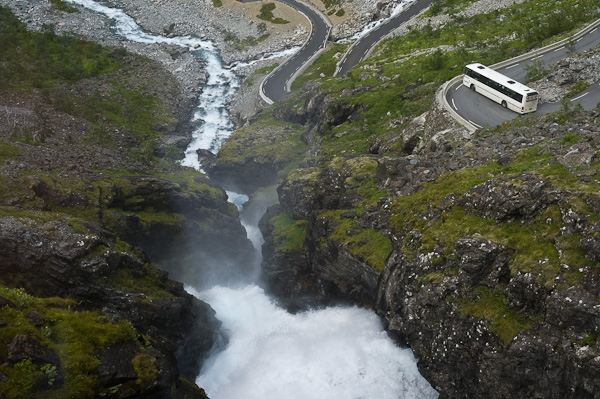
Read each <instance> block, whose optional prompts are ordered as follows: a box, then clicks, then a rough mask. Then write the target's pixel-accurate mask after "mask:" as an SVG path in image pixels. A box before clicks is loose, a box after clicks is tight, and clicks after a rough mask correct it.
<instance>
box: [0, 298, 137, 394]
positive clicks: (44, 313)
mask: <svg viewBox="0 0 600 399" xmlns="http://www.w3.org/2000/svg"><path fill="white" fill-rule="evenodd" d="M0 295H1V296H4V297H6V298H8V299H11V300H12V301H13V302H14V303H15V304H16V305H17V306H16V307H15V308H10V307H7V306H5V307H4V308H2V309H0V319H1V320H3V321H6V322H7V325H6V326H5V327H3V328H1V329H0V343H1V345H0V356H2V357H3V358H6V348H7V345H8V344H9V343H10V342H11V341H12V339H13V337H14V336H15V335H27V336H29V337H31V338H33V339H35V340H37V341H39V342H41V343H42V344H44V345H47V346H48V347H49V348H50V349H51V350H53V351H54V352H55V353H57V354H58V356H59V358H60V362H61V373H62V374H63V376H64V378H65V382H64V384H63V385H61V386H59V387H57V386H54V385H51V384H53V381H52V377H53V372H52V367H49V366H48V365H44V364H37V363H33V364H32V363H31V362H28V361H24V362H19V363H17V364H14V365H11V364H9V363H5V364H4V365H1V366H0V372H2V373H3V374H4V375H6V376H9V377H10V380H9V381H8V383H3V384H0V393H1V394H3V395H5V396H6V397H44V398H66V397H77V398H93V397H94V393H95V392H96V390H97V388H98V378H97V375H96V374H95V369H96V368H97V366H98V365H99V361H98V359H97V358H96V355H95V351H96V350H99V349H104V348H106V347H108V346H110V345H113V344H116V343H119V342H126V341H136V336H137V333H136V331H135V329H134V328H133V327H132V326H131V324H129V323H128V322H123V321H121V322H114V321H110V320H108V319H107V318H106V317H104V316H102V314H101V313H99V312H91V311H77V310H76V308H77V306H78V305H77V303H76V302H75V301H72V300H69V299H63V298H36V297H33V296H31V295H27V294H25V293H24V292H23V291H22V290H21V289H12V288H8V287H0ZM31 311H36V312H38V314H39V315H40V318H41V319H42V321H43V323H44V325H43V326H42V327H41V328H38V327H35V326H34V325H32V324H31V323H30V322H29V321H28V320H27V318H25V317H24V315H25V314H26V313H28V312H31ZM49 388H52V389H51V390H48V389H49ZM15 393H16V394H15Z"/></svg>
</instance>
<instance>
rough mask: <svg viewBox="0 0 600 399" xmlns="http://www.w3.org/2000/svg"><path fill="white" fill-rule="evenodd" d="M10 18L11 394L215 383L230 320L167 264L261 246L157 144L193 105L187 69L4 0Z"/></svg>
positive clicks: (3, 306) (2, 354)
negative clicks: (73, 33)
mask: <svg viewBox="0 0 600 399" xmlns="http://www.w3.org/2000/svg"><path fill="white" fill-rule="evenodd" d="M0 26H2V29H1V30H0V35H1V40H2V41H3V43H11V44H13V46H12V47H11V46H5V47H3V48H2V50H1V51H2V59H3V60H4V61H3V64H2V68H3V69H2V74H1V78H0V186H1V187H2V190H1V191H0V342H1V345H0V381H1V384H0V397H6V398H12V397H23V396H32V397H33V396H36V395H39V396H44V397H78V398H91V397H101V396H111V397H116V398H118V397H128V398H136V397H140V398H141V397H144V398H152V397H155V398H184V397H187V398H204V397H205V395H204V393H203V392H202V390H201V389H199V388H198V387H197V386H195V385H194V384H193V383H191V382H190V381H193V380H194V379H195V377H196V376H197V375H198V373H199V369H200V367H201V364H202V362H203V359H205V358H206V356H207V355H208V353H209V352H210V350H211V349H212V348H213V346H214V345H215V344H216V343H217V342H221V343H222V337H221V332H220V331H219V329H220V323H219V321H218V320H217V319H216V318H215V313H214V311H213V310H212V309H211V308H210V306H209V305H207V304H206V303H204V302H201V301H199V300H197V299H196V298H194V297H192V296H191V295H189V294H188V293H186V292H185V291H184V289H183V285H182V283H180V282H176V281H174V280H172V278H175V279H177V280H178V281H186V282H187V283H189V284H191V285H193V286H195V287H199V288H202V287H205V286H206V284H208V282H209V281H211V282H213V281H219V279H224V278H228V276H229V275H230V274H231V273H236V274H237V275H242V276H244V273H246V274H249V271H247V270H245V269H244V268H243V267H238V268H237V269H235V270H234V269H232V268H233V267H234V266H233V265H243V264H245V263H244V262H242V260H243V261H247V260H248V259H249V257H251V256H253V255H254V253H255V250H254V248H253V247H252V244H251V243H250V241H249V240H248V239H247V237H246V231H245V229H244V228H243V227H242V226H241V224H240V222H239V215H238V212H237V209H236V208H235V206H233V205H231V204H229V203H228V201H227V195H226V193H225V192H224V191H223V190H222V189H221V188H220V187H217V186H216V185H214V184H213V183H211V182H210V181H208V179H206V178H205V177H204V176H203V175H201V174H199V173H197V172H196V171H191V170H187V169H184V168H182V167H180V166H178V165H177V164H176V163H175V159H176V155H177V151H176V148H174V147H173V146H172V145H166V146H165V145H164V143H162V144H161V139H163V138H164V137H165V136H174V135H176V134H177V132H178V129H180V128H181V127H180V124H179V123H178V122H179V121H180V120H181V119H182V116H181V115H182V113H183V114H185V116H186V117H187V114H186V104H187V103H188V101H187V99H186V97H185V96H184V95H182V92H183V87H182V85H181V82H180V81H178V80H177V79H176V78H175V77H174V76H173V74H171V73H170V72H169V71H167V70H165V69H164V67H163V65H162V64H161V63H160V62H157V61H153V60H150V59H148V58H145V57H142V56H139V55H136V54H134V53H130V52H127V51H125V50H123V49H122V48H106V47H102V46H99V45H96V44H94V43H92V42H83V41H80V40H78V39H75V38H69V37H60V36H57V35H55V34H54V33H53V32H52V31H50V30H48V29H46V30H45V32H43V33H35V34H34V33H31V32H30V31H27V30H26V29H25V26H24V24H21V23H20V22H19V20H18V19H16V18H15V17H14V15H13V14H12V13H11V12H10V9H8V8H5V7H0ZM148 82H154V83H153V84H148ZM223 243H227V245H225V244H223ZM164 270H168V272H169V274H167V272H165V271H164Z"/></svg>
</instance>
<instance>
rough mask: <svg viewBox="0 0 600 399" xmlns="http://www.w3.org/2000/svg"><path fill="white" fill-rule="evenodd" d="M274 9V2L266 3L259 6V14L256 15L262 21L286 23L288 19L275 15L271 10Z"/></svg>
mask: <svg viewBox="0 0 600 399" xmlns="http://www.w3.org/2000/svg"><path fill="white" fill-rule="evenodd" d="M274 10H275V3H266V4H263V6H262V7H261V8H260V14H258V15H257V16H256V17H257V18H259V19H262V20H263V21H267V22H271V23H273V24H281V25H283V24H288V23H289V22H290V21H286V20H285V19H283V18H279V17H275V16H274V15H273V11H274Z"/></svg>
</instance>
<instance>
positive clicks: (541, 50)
mask: <svg viewBox="0 0 600 399" xmlns="http://www.w3.org/2000/svg"><path fill="white" fill-rule="evenodd" d="M598 26H600V19H598V20H596V21H594V22H592V23H591V24H589V25H587V26H586V27H585V28H583V29H581V30H580V31H578V32H577V33H575V34H573V35H572V36H569V37H567V38H564V39H562V40H559V41H558V42H555V43H551V44H549V45H547V46H544V47H541V48H539V49H536V50H532V51H530V52H529V53H525V54H521V55H518V56H516V57H513V58H509V59H508V60H504V61H500V62H498V63H496V64H493V65H491V66H489V68H492V69H500V68H504V67H507V66H509V65H511V64H514V63H516V62H521V61H523V60H526V59H528V58H532V57H534V56H538V55H542V54H545V53H548V52H550V51H553V50H555V49H557V48H559V47H562V46H564V45H566V44H567V43H569V42H570V41H573V40H577V39H579V38H580V37H583V36H585V35H587V34H588V33H589V32H591V31H592V30H594V28H597V27H598ZM462 77H463V75H462V74H461V75H458V76H455V77H454V78H452V79H450V80H449V81H447V82H446V83H444V84H443V85H442V90H441V91H440V93H441V99H440V98H439V97H440V96H439V95H438V98H437V101H438V102H440V101H441V104H442V105H443V107H444V108H445V109H446V110H447V111H448V112H449V113H450V115H451V116H452V117H453V118H454V120H456V121H457V122H458V123H460V124H461V125H463V126H464V127H465V128H467V129H468V130H469V131H470V132H472V133H473V132H475V131H477V129H478V127H477V126H475V125H473V124H472V123H471V122H469V121H468V120H466V119H465V118H463V117H462V116H460V114H458V112H456V111H455V110H454V109H452V107H451V106H450V104H449V103H448V99H447V97H446V94H447V93H448V90H449V88H450V87H452V86H453V85H454V84H455V83H457V82H459V81H460V80H462Z"/></svg>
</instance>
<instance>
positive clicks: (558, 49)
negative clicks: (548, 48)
mask: <svg viewBox="0 0 600 399" xmlns="http://www.w3.org/2000/svg"><path fill="white" fill-rule="evenodd" d="M564 48H565V46H562V47H559V48H557V49H556V50H554V52H557V51H560V50H562V49H564Z"/></svg>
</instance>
